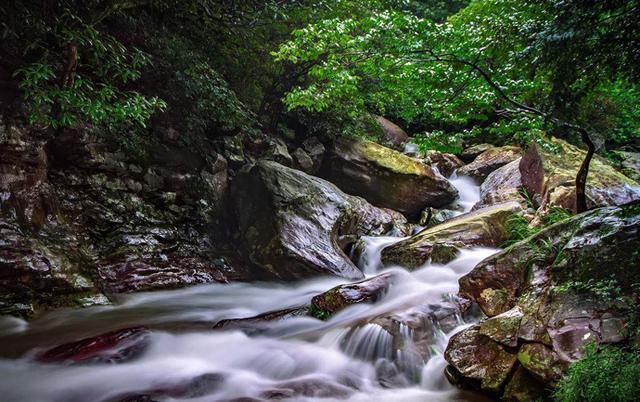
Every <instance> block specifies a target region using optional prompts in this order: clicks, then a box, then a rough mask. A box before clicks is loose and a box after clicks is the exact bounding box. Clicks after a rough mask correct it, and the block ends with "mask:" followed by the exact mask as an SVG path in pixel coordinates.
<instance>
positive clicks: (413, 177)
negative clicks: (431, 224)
mask: <svg viewBox="0 0 640 402" xmlns="http://www.w3.org/2000/svg"><path fill="white" fill-rule="evenodd" d="M320 174H321V176H322V177H324V178H326V179H327V180H329V181H331V182H333V183H335V184H336V185H337V186H338V187H340V188H341V189H342V190H343V191H345V192H348V193H350V194H354V195H358V196H361V197H363V198H365V199H366V200H367V201H369V202H371V203H372V204H374V205H376V206H379V207H383V208H391V209H393V210H396V211H399V212H402V213H403V214H405V215H407V216H409V217H417V216H418V215H419V214H420V211H422V210H423V209H425V208H426V207H429V206H432V207H442V206H445V205H447V204H449V203H451V202H452V201H454V200H455V199H456V197H457V195H458V192H457V190H456V189H455V188H454V187H453V186H452V185H451V184H450V183H449V182H448V181H447V180H446V179H445V178H444V177H442V176H441V175H438V174H436V173H435V172H434V171H433V169H432V168H431V167H430V166H429V165H427V164H425V163H423V162H420V161H419V160H416V159H413V158H410V157H408V156H406V155H403V154H401V153H400V152H397V151H394V150H392V149H389V148H386V147H383V146H381V145H378V144H376V143H373V142H371V141H366V140H349V139H338V140H336V141H335V143H334V145H333V147H332V148H331V149H330V150H329V151H328V153H327V155H326V157H325V159H324V163H323V166H322V169H321V172H320Z"/></svg>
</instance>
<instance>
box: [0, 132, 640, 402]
mask: <svg viewBox="0 0 640 402" xmlns="http://www.w3.org/2000/svg"><path fill="white" fill-rule="evenodd" d="M385 124H386V123H385ZM383 128H384V126H383ZM2 130H3V133H2V134H3V135H2V136H0V137H1V138H5V140H3V142H2V143H1V144H0V235H1V238H0V312H1V313H2V314H3V315H4V316H3V317H2V318H1V319H0V345H1V346H0V356H2V359H0V391H1V392H2V395H3V400H7V401H26V400H29V401H122V402H124V401H155V400H162V401H164V400H172V401H173V400H189V401H198V400H202V401H211V400H221V401H231V400H234V401H240V400H271V399H284V400H301V399H304V400H318V399H324V398H326V399H327V400H336V399H339V400H351V401H359V400H368V401H371V400H379V401H390V400H397V401H406V400H443V401H444V400H482V398H484V396H489V397H493V398H496V397H502V398H505V399H508V400H522V401H525V400H532V399H536V398H544V397H546V396H547V395H548V394H549V392H550V391H551V390H553V388H554V386H555V385H556V384H557V382H558V381H559V379H560V378H561V377H562V376H563V375H564V374H565V373H566V370H567V367H568V366H569V365H570V364H571V363H572V362H574V361H576V360H577V359H579V358H580V357H581V356H582V354H583V353H584V349H585V346H586V345H587V344H589V343H593V342H595V343H597V344H625V343H631V342H636V341H637V340H636V339H634V338H633V334H631V333H629V332H628V331H627V328H628V324H629V323H628V320H629V319H628V313H629V309H630V308H633V306H632V304H630V303H629V300H633V299H634V298H637V296H638V294H637V291H638V289H637V288H636V287H635V285H634V284H637V283H640V273H639V272H638V269H637V268H638V267H640V253H639V251H638V250H640V233H639V228H640V204H639V201H638V200H640V186H639V185H638V183H637V182H635V181H634V180H633V179H632V178H630V177H628V176H627V175H626V174H625V173H627V174H628V171H629V166H628V165H625V166H624V169H621V171H620V170H616V167H614V166H612V165H610V164H609V163H608V162H607V161H605V160H602V159H596V160H595V161H594V163H593V166H592V170H591V172H590V176H589V181H588V183H587V195H588V198H589V206H590V207H591V210H590V211H589V212H587V213H584V214H581V215H574V216H571V217H568V218H567V219H564V220H562V221H560V222H558V223H556V224H553V225H550V226H549V225H546V224H545V222H547V221H546V220H545V217H546V216H548V215H549V214H552V213H554V211H555V210H556V209H557V208H563V210H564V211H565V212H566V213H568V214H569V213H572V212H575V191H574V190H573V187H572V180H573V178H574V177H575V173H576V172H577V169H578V167H579V164H576V161H580V160H581V157H582V156H583V155H584V152H583V151H582V150H580V149H578V148H576V147H574V146H571V145H569V144H567V143H565V142H563V141H561V140H553V141H554V144H555V145H556V147H555V148H554V150H553V151H549V150H548V149H544V148H541V147H539V146H537V145H535V144H531V145H530V146H528V147H527V148H526V149H521V148H519V147H513V146H508V147H496V146H492V145H488V144H484V145H476V146H475V147H470V148H468V149H466V150H465V151H464V152H463V153H462V154H460V155H457V156H456V155H449V154H442V153H438V152H435V151H431V152H429V153H427V154H424V155H416V154H411V155H407V154H403V153H402V152H399V151H397V150H395V149H392V148H387V147H385V146H382V145H379V144H376V143H373V142H369V141H366V140H353V139H340V140H336V141H333V142H323V141H320V140H319V139H317V138H315V137H312V138H307V139H305V140H304V141H302V142H300V143H296V142H295V141H284V140H274V139H269V138H266V139H265V138H263V139H256V138H245V139H244V140H242V138H240V139H238V138H236V137H234V138H231V137H228V138H225V139H222V140H220V141H219V143H217V145H216V147H215V149H212V150H211V152H210V157H209V158H202V157H199V156H197V155H196V154H193V153H189V152H187V151H185V150H184V149H172V148H170V147H169V148H165V149H164V150H163V151H162V152H158V153H157V155H156V156H155V158H154V159H152V160H149V161H147V162H146V163H145V164H144V165H142V164H136V163H134V162H133V161H132V160H131V159H130V158H128V157H127V155H124V154H122V153H118V152H115V151H113V150H110V149H109V148H108V147H106V146H105V144H102V143H101V142H100V141H99V140H98V139H97V137H95V136H94V135H92V134H91V131H90V130H86V131H79V132H69V133H66V136H64V137H62V138H61V139H60V141H57V142H56V146H55V147H54V146H51V145H49V144H48V143H47V142H46V141H45V140H44V137H40V136H39V135H38V133H37V132H33V129H26V128H24V127H19V126H2ZM396 134H397V133H396ZM40 138H42V139H40ZM394 138H395V137H394ZM403 141H406V139H401V140H399V142H398V143H397V144H395V145H396V146H397V147H400V146H401V144H402V142H403ZM410 148H411V147H408V149H410ZM625 169H626V170H625ZM443 173H444V174H446V175H447V177H445V176H444V175H443ZM514 219H520V220H521V221H522V220H523V221H524V222H525V223H526V224H527V225H529V226H530V227H537V230H536V233H535V234H534V235H533V236H532V237H529V238H526V239H524V240H522V241H520V242H513V241H511V242H510V243H509V244H511V245H509V246H508V247H506V248H505V244H507V243H506V242H507V241H508V240H512V239H511V237H512V228H511V226H510V225H511V222H513V221H514ZM605 285H606V286H605ZM603 286H604V288H603ZM611 289H613V290H614V292H613V293H607V292H609V290H611ZM466 390H472V391H473V392H471V393H469V391H466ZM483 395H484V396H483Z"/></svg>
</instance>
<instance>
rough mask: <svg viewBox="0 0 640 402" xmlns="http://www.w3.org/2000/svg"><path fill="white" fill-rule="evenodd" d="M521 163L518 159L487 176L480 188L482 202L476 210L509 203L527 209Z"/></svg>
mask: <svg viewBox="0 0 640 402" xmlns="http://www.w3.org/2000/svg"><path fill="white" fill-rule="evenodd" d="M520 161H521V158H518V159H516V160H514V161H513V162H510V163H507V164H506V165H504V166H502V167H501V168H498V169H496V170H494V171H493V172H491V173H490V174H489V175H488V176H487V178H486V179H485V180H484V181H483V182H482V185H481V186H480V201H478V203H477V204H476V205H475V206H474V207H473V208H474V209H479V208H482V207H485V206H488V205H494V204H499V203H502V202H508V201H515V202H518V203H519V204H520V205H521V206H522V207H523V209H524V208H526V206H527V205H526V200H525V199H524V197H523V196H522V195H521V187H522V180H521V176H520Z"/></svg>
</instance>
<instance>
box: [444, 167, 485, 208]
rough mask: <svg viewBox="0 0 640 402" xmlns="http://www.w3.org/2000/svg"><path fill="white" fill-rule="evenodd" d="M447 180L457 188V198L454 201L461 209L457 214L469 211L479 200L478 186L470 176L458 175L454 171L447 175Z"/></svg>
mask: <svg viewBox="0 0 640 402" xmlns="http://www.w3.org/2000/svg"><path fill="white" fill-rule="evenodd" d="M449 181H450V182H451V184H452V185H453V186H454V187H455V188H456V189H457V190H458V200H456V202H455V204H456V205H457V206H459V207H460V209H461V211H459V213H458V214H462V213H465V212H469V211H471V209H472V208H473V206H474V205H476V203H477V202H478V201H480V186H479V185H478V184H477V183H476V182H475V180H474V179H472V178H471V177H468V176H458V174H457V173H455V172H454V173H453V174H452V175H451V177H449Z"/></svg>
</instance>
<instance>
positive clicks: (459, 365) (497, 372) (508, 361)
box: [444, 325, 517, 392]
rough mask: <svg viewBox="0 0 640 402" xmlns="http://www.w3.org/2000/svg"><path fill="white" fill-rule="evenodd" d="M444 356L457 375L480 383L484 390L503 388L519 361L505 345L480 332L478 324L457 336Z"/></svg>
mask: <svg viewBox="0 0 640 402" xmlns="http://www.w3.org/2000/svg"><path fill="white" fill-rule="evenodd" d="M444 355H445V359H446V360H447V362H448V363H449V364H450V365H451V367H452V368H453V369H454V373H455V375H454V377H456V376H457V377H458V378H459V379H463V381H467V382H469V381H470V380H471V381H472V382H477V383H479V385H480V388H481V389H482V390H485V391H492V392H497V391H499V390H500V389H501V388H502V386H503V384H504V383H505V382H506V381H507V379H508V378H509V375H510V374H511V372H512V370H513V368H514V366H515V364H516V360H517V358H516V355H515V354H514V353H511V352H510V351H508V350H507V349H506V348H505V347H504V346H503V345H500V344H498V343H496V342H494V341H492V340H491V339H489V338H488V337H486V336H484V335H482V334H480V331H479V326H477V325H476V326H473V327H471V328H468V329H465V330H463V331H461V332H459V333H457V334H456V335H454V336H453V337H452V338H451V340H450V341H449V345H448V346H447V350H446V351H445V354H444ZM469 385H471V384H469Z"/></svg>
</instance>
